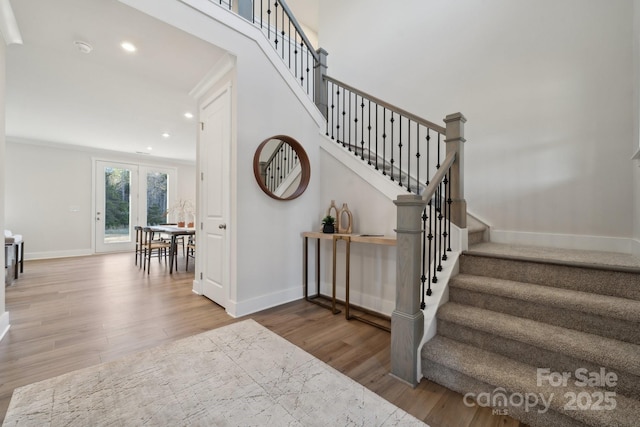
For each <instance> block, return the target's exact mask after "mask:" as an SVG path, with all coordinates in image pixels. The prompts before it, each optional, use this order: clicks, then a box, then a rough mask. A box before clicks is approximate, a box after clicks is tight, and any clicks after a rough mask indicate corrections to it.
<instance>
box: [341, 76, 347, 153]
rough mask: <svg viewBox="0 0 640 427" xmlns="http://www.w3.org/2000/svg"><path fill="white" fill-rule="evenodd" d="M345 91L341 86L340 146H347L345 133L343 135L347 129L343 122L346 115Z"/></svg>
mask: <svg viewBox="0 0 640 427" xmlns="http://www.w3.org/2000/svg"><path fill="white" fill-rule="evenodd" d="M346 91H347V90H346V89H345V88H342V146H343V147H346V146H347V145H346V144H347V137H346V135H345V133H344V132H345V130H346V129H347V127H346V126H345V122H344V121H345V116H346V114H347V112H346V111H345V108H346V107H345V102H346V101H345V99H346V97H345V92H346Z"/></svg>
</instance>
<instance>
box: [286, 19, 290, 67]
mask: <svg viewBox="0 0 640 427" xmlns="http://www.w3.org/2000/svg"><path fill="white" fill-rule="evenodd" d="M287 46H288V47H289V69H291V19H289V32H288V33H287Z"/></svg>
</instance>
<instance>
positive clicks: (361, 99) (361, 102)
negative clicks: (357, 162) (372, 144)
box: [356, 96, 364, 161]
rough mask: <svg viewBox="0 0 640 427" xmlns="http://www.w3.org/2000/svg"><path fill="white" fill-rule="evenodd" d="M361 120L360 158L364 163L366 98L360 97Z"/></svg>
mask: <svg viewBox="0 0 640 427" xmlns="http://www.w3.org/2000/svg"><path fill="white" fill-rule="evenodd" d="M357 101H358V97H356V102H357ZM360 118H361V119H362V120H361V122H360V137H361V141H360V158H361V159H362V161H364V97H362V96H361V97H360Z"/></svg>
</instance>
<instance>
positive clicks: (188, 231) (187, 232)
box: [149, 225, 196, 274]
mask: <svg viewBox="0 0 640 427" xmlns="http://www.w3.org/2000/svg"><path fill="white" fill-rule="evenodd" d="M149 228H150V229H151V230H153V231H154V232H157V233H163V234H166V235H169V236H170V237H171V244H170V248H169V274H173V264H174V262H175V264H176V271H177V270H178V265H177V258H178V257H177V254H178V244H177V242H176V239H177V238H178V237H179V236H194V235H195V234H196V229H195V228H193V227H178V226H175V225H151V226H149Z"/></svg>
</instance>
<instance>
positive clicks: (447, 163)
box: [422, 151, 457, 204]
mask: <svg viewBox="0 0 640 427" xmlns="http://www.w3.org/2000/svg"><path fill="white" fill-rule="evenodd" d="M456 154H457V152H455V151H452V152H450V153H449V154H447V157H445V158H444V161H443V162H442V164H441V165H440V168H439V169H438V171H437V172H436V173H435V175H433V178H432V179H431V181H430V182H429V185H427V188H425V190H424V191H423V192H422V201H423V202H424V203H425V204H426V203H428V202H429V200H431V198H432V197H433V195H434V194H435V193H436V190H437V189H438V186H439V185H440V183H441V182H442V180H443V179H444V176H445V175H446V174H447V173H448V172H449V169H450V168H451V165H452V164H453V162H454V161H455V160H456Z"/></svg>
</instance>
